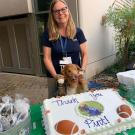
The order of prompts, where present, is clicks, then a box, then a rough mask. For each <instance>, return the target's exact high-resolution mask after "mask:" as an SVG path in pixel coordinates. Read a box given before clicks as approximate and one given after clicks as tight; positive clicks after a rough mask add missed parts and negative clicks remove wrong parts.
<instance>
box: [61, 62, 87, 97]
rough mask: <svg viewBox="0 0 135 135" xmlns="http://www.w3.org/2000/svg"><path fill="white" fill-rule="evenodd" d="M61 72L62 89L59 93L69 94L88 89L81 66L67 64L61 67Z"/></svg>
mask: <svg viewBox="0 0 135 135" xmlns="http://www.w3.org/2000/svg"><path fill="white" fill-rule="evenodd" d="M61 74H62V75H63V76H64V83H63V85H62V86H63V90H62V89H61V90H60V93H59V95H60V96H61V94H62V96H63V93H64V92H65V95H71V94H77V93H82V92H85V91H87V90H88V85H87V81H86V80H85V79H84V78H83V74H82V70H81V68H80V67H79V66H78V65H76V64H67V65H65V66H64V68H63V69H62V72H61ZM64 87H65V89H64Z"/></svg>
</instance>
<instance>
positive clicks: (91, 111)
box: [77, 101, 104, 117]
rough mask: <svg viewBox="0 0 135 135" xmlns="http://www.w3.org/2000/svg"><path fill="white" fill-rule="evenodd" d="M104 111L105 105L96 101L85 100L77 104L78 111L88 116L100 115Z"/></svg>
mask: <svg viewBox="0 0 135 135" xmlns="http://www.w3.org/2000/svg"><path fill="white" fill-rule="evenodd" d="M103 111H104V107H103V105H102V104H101V103H99V102H96V101H84V102H81V103H80V104H79V105H78V106H77V112H78V113H79V114H80V115H82V116H86V117H91V116H98V115H100V114H101V113H102V112H103Z"/></svg>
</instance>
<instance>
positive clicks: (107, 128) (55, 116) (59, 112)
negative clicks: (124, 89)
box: [42, 89, 135, 135]
mask: <svg viewBox="0 0 135 135" xmlns="http://www.w3.org/2000/svg"><path fill="white" fill-rule="evenodd" d="M85 101H96V102H98V103H100V104H102V105H103V107H104V111H103V112H102V113H101V115H98V116H92V117H89V116H86V117H85V116H84V115H82V114H80V113H79V111H77V107H78V105H79V103H82V102H85ZM123 104H126V105H128V106H130V108H131V110H132V115H131V117H129V118H125V119H124V118H121V117H120V116H119V115H118V114H117V111H116V110H117V108H118V107H119V106H120V105H123ZM42 112H43V121H44V125H45V130H46V134H47V135H61V134H59V133H58V132H57V131H56V130H55V128H54V127H55V124H56V123H58V122H59V121H61V120H70V121H72V122H74V123H75V124H77V125H78V127H79V131H78V132H77V133H76V135H81V134H80V131H81V130H82V129H85V133H83V135H84V134H85V135H89V134H90V135H110V134H115V133H120V132H121V131H125V130H126V129H130V128H132V127H134V126H135V112H134V109H133V107H132V106H131V105H130V104H129V103H128V102H127V101H126V100H123V99H122V98H121V96H120V95H119V94H118V93H117V92H116V91H113V90H112V89H106V90H98V91H94V92H85V93H82V94H76V95H70V96H69V95H68V96H63V97H61V98H51V99H46V100H44V101H43V108H42ZM45 112H46V113H45ZM118 119H120V122H118ZM88 123H89V124H88ZM73 135H75V134H73Z"/></svg>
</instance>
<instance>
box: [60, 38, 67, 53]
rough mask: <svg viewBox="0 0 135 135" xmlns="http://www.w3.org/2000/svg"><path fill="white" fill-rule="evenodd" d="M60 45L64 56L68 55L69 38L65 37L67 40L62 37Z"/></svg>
mask: <svg viewBox="0 0 135 135" xmlns="http://www.w3.org/2000/svg"><path fill="white" fill-rule="evenodd" d="M60 45H61V48H62V54H63V56H64V55H66V56H67V38H65V42H64V40H63V39H62V37H60Z"/></svg>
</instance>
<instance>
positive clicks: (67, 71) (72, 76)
mask: <svg viewBox="0 0 135 135" xmlns="http://www.w3.org/2000/svg"><path fill="white" fill-rule="evenodd" d="M80 70H81V68H80V67H79V66H78V65H76V64H67V65H65V67H64V68H63V69H62V72H61V74H62V75H64V77H65V80H69V81H72V82H77V81H78V75H79V72H80Z"/></svg>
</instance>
